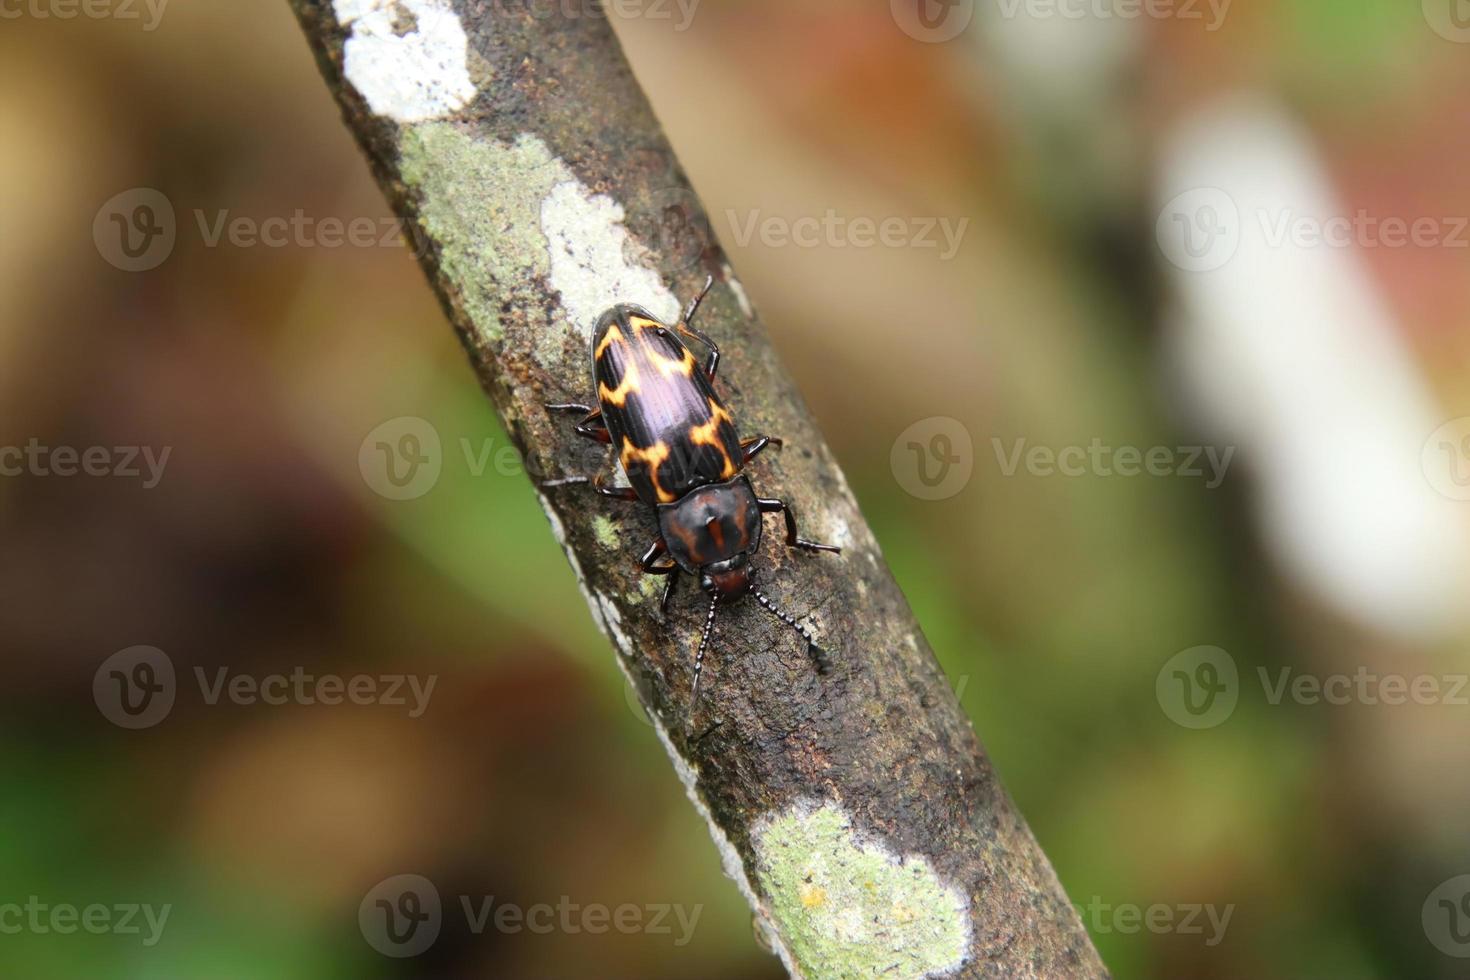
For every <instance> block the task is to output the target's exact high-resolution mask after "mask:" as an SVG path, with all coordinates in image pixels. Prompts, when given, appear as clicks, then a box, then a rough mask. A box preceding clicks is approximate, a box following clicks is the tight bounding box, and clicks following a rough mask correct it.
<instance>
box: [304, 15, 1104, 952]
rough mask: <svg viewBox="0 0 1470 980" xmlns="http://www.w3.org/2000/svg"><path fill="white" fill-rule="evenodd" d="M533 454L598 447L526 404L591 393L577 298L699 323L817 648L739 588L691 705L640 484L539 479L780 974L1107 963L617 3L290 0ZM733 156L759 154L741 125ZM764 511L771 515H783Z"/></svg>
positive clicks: (621, 659) (564, 456)
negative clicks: (885, 540)
mask: <svg viewBox="0 0 1470 980" xmlns="http://www.w3.org/2000/svg"><path fill="white" fill-rule="evenodd" d="M291 2H292V6H293V8H294V9H295V11H296V14H297V16H298V18H299V19H300V22H301V24H302V26H303V28H304V30H305V33H306V36H307V38H308V39H309V41H310V43H311V46H312V48H313V49H314V51H315V53H316V56H317V59H318V61H319V63H320V66H321V69H322V71H323V73H324V75H325V77H326V80H327V82H328V85H329V86H330V88H331V90H332V92H333V94H334V95H335V96H336V98H337V100H338V101H339V103H340V105H341V108H342V111H343V113H344V116H345V118H346V121H347V124H348V126H349V127H350V129H351V130H352V132H353V133H354V134H356V136H357V138H358V140H359V141H360V143H361V145H362V147H363V149H364V150H365V151H366V154H367V157H368V159H369V160H370V162H371V164H372V167H373V169H374V171H375V172H376V174H377V177H378V179H379V181H380V182H381V184H382V186H383V188H384V190H385V191H386V193H387V194H388V196H389V198H390V199H391V200H392V202H393V204H394V206H395V207H396V208H397V209H398V211H399V212H400V213H401V214H402V215H403V216H404V217H405V218H406V219H407V224H408V227H409V228H410V233H411V234H412V235H413V237H414V238H415V240H416V241H415V244H416V245H417V246H418V250H419V254H420V255H421V257H422V261H423V265H424V268H425V270H426V271H427V273H428V275H429V278H430V280H431V282H432V283H433V285H434V287H435V289H436V290H437V292H438V294H439V296H440V299H441V300H442V302H443V305H444V307H445V309H446V311H447V313H448V315H449V318H450V319H451V321H452V322H453V323H454V326H455V327H456V329H457V330H458V332H459V335H460V337H461V338H462V339H463V341H464V344H465V347H466V348H467V349H468V351H469V354H470V358H471V360H472V361H473V364H474V368H475V370H476V371H477V373H478V375H479V377H480V379H481V381H482V383H483V385H484V387H485V389H486V391H487V392H488V393H489V395H490V397H491V398H492V400H493V401H494V403H495V405H496V407H497V409H498V410H499V412H500V414H501V417H502V418H503V420H504V422H505V426H506V429H507V431H508V432H510V433H511V435H512V438H513V439H514V440H515V442H516V444H517V446H518V447H519V448H520V449H521V451H522V452H523V453H524V455H525V459H526V463H527V468H528V470H529V472H530V473H531V474H533V476H536V477H539V478H541V479H554V478H558V477H563V476H566V475H571V474H583V473H591V472H594V471H597V470H599V469H601V468H603V467H605V466H606V465H607V463H608V460H607V457H606V456H605V454H603V453H601V452H599V451H598V447H595V446H591V445H590V444H587V443H584V442H583V441H582V440H579V439H577V438H576V437H575V436H574V435H573V433H572V424H571V423H572V421H573V420H571V419H569V418H567V417H565V416H562V417H553V415H551V414H548V412H547V411H546V410H545V409H544V407H543V405H544V404H545V403H547V402H557V401H585V400H588V399H589V398H590V397H591V391H590V382H589V355H588V347H589V338H590V335H591V330H592V325H593V322H594V321H595V320H596V318H597V316H598V314H599V313H601V312H602V311H603V310H604V309H605V308H607V307H609V306H611V305H613V304H614V303H617V302H636V303H641V304H642V305H644V306H647V307H648V308H649V309H650V310H651V311H652V312H653V313H655V314H656V315H659V316H661V317H662V318H664V319H666V320H669V321H673V320H674V319H676V318H677V310H678V307H679V305H680V300H681V299H682V298H687V297H688V296H690V295H691V294H692V293H693V292H694V291H695V290H696V289H697V288H698V286H699V285H700V283H701V282H702V281H703V279H704V277H705V276H706V274H713V275H714V276H715V277H716V279H717V286H716V288H715V290H714V292H713V293H712V294H711V295H710V297H709V299H708V300H707V301H706V304H705V306H704V308H703V311H702V313H701V316H702V326H703V327H704V329H705V330H706V331H707V332H708V333H709V334H710V335H712V336H713V337H714V338H715V339H716V340H717V341H718V342H719V343H720V344H721V345H722V347H723V350H724V360H723V362H722V368H721V380H720V382H719V385H720V386H721V388H722V390H723V392H724V393H725V395H726V396H727V399H728V401H729V403H730V406H731V408H732V410H733V411H734V413H735V417H736V419H737V422H738V423H739V425H740V427H741V430H742V434H744V435H747V436H748V435H754V434H759V433H767V434H771V435H779V436H782V437H784V438H785V439H786V447H785V449H784V451H769V452H767V453H765V454H764V455H763V456H762V457H761V458H760V459H758V460H757V461H755V462H753V463H752V464H751V467H752V473H753V475H754V479H755V481H756V483H757V486H758V488H759V489H760V490H761V492H762V493H764V494H765V495H768V496H781V497H784V498H786V499H787V500H788V501H789V502H790V503H791V504H792V506H793V507H794V509H795V512H796V514H797V516H798V518H799V519H800V521H801V523H802V527H803V533H804V534H806V535H807V536H809V537H813V538H816V539H818V540H825V541H831V542H833V543H836V544H840V545H841V546H843V549H844V550H843V553H842V554H841V556H837V557H834V556H831V555H813V554H806V553H793V552H788V551H787V549H785V548H784V547H783V545H782V535H781V534H779V533H768V534H767V535H766V540H765V543H764V545H763V548H762V551H763V555H762V557H761V559H760V562H761V573H762V582H763V586H764V588H765V589H766V590H767V591H768V592H769V593H770V594H771V595H772V597H773V598H774V599H775V600H776V601H777V602H778V603H779V604H780V605H781V606H782V607H784V608H786V609H788V610H790V611H791V612H792V613H794V614H795V615H796V616H797V617H798V618H799V619H800V620H801V621H802V622H803V623H805V624H806V625H807V626H808V627H809V628H810V629H811V630H812V631H813V632H814V633H815V634H816V636H817V638H818V641H819V642H820V643H821V645H822V646H823V647H824V648H825V649H826V650H827V651H828V652H829V655H830V657H831V660H832V668H831V670H830V671H829V672H828V673H826V674H818V673H817V672H815V671H814V670H813V668H812V664H811V662H810V661H809V660H808V659H807V658H806V656H805V655H804V651H803V648H802V644H801V642H800V641H799V640H798V639H797V638H796V637H795V636H794V635H793V634H792V633H791V632H789V631H788V630H787V629H785V628H784V627H782V626H781V624H780V623H778V622H777V621H776V620H775V619H774V618H773V617H770V616H768V615H766V614H765V613H764V612H763V611H762V610H760V609H759V608H757V607H756V605H755V603H754V602H752V601H746V602H743V603H741V604H739V605H737V606H735V607H732V608H730V609H727V610H725V611H724V612H723V613H722V614H721V616H720V618H719V620H718V625H717V629H716V633H715V635H714V641H713V643H712V647H711V653H710V655H709V658H708V660H707V662H706V676H705V678H704V684H703V691H702V694H701V702H700V704H699V706H698V710H697V711H696V712H695V714H694V715H693V719H692V721H686V712H687V709H688V706H689V705H688V699H689V692H690V682H691V675H692V660H693V654H694V649H695V646H696V644H697V642H698V639H699V635H700V630H701V627H702V625H703V619H704V613H705V608H706V607H705V603H704V601H703V600H702V598H701V597H700V596H698V594H697V589H695V587H694V586H693V585H692V584H691V583H689V582H688V581H687V580H686V581H685V582H684V583H682V589H681V591H679V592H678V593H676V596H675V600H674V603H673V605H672V607H671V609H670V612H669V614H668V616H667V617H664V616H663V615H661V614H660V612H659V606H658V601H657V598H658V593H659V591H660V588H661V585H662V580H659V579H651V577H650V576H645V575H642V574H641V573H640V572H639V571H638V569H637V567H636V561H635V559H636V556H637V553H638V552H639V551H641V550H642V547H643V546H644V545H646V544H647V543H648V542H650V541H651V540H652V539H653V537H654V534H655V524H654V521H653V519H652V516H651V514H650V513H648V508H646V507H643V506H641V505H634V504H622V503H617V502H610V501H602V500H600V499H599V498H595V497H593V496H592V495H591V494H590V492H589V491H588V490H587V489H586V488H581V487H566V488H560V489H555V490H543V491H542V502H543V504H544V506H545V509H546V513H547V516H548V518H549V519H550V521H551V525H552V528H553V530H554V531H555V532H556V534H557V536H558V538H559V539H560V541H561V543H562V546H563V547H564V548H565V550H566V553H567V558H568V560H569V561H570V562H571V563H572V566H573V568H574V569H575V571H576V573H577V576H578V578H579V580H580V581H581V583H582V585H583V589H584V592H585V593H586V596H587V601H588V605H589V606H590V608H591V610H592V614H593V616H594V617H596V619H597V620H598V621H599V622H600V624H601V625H602V627H603V629H604V631H605V632H606V633H607V634H608V636H609V638H610V639H611V640H612V641H613V643H614V645H615V646H616V648H617V650H616V653H617V661H618V663H619V666H620V667H622V669H623V670H624V671H625V672H626V673H627V675H628V676H629V678H630V680H631V681H632V682H633V685H634V687H635V688H636V689H637V691H638V696H639V698H640V699H641V700H642V703H643V705H644V707H645V708H646V710H647V711H648V714H649V716H650V718H652V719H653V721H654V726H655V728H656V730H657V731H658V733H659V736H660V738H661V740H662V741H663V743H664V746H665V748H666V749H667V750H668V752H669V755H670V757H671V759H672V760H673V763H674V768H675V769H676V770H677V772H678V774H679V776H680V777H681V778H682V779H683V781H684V783H685V785H686V786H687V788H688V791H689V796H690V799H691V800H692V801H693V803H694V805H695V807H696V808H697V809H698V810H699V811H700V812H701V813H702V814H703V815H704V816H705V817H706V818H707V820H708V821H709V825H710V830H711V833H712V834H713V836H714V839H715V842H716V844H717V845H718V847H719V849H720V851H721V854H722V857H723V860H724V864H725V869H726V872H727V873H728V874H729V875H730V877H731V878H733V879H734V880H735V882H736V883H737V884H738V885H739V886H740V888H741V890H742V891H743V892H744V894H745V896H746V898H747V899H748V900H749V902H750V904H751V906H752V907H753V908H754V910H755V913H756V920H757V923H758V924H759V927H760V929H761V930H762V932H763V934H764V936H765V938H766V939H767V940H768V941H769V943H770V945H771V946H772V948H773V949H775V951H776V952H777V953H778V954H779V955H780V956H781V958H782V960H783V961H784V963H785V965H786V967H787V969H788V970H789V971H790V972H791V973H792V975H794V976H805V977H848V976H854V977H855V976H878V975H882V976H891V977H919V976H926V975H940V974H951V975H962V976H976V977H979V976H986V977H1000V976H1004V977H1099V976H1106V971H1105V970H1104V968H1103V966H1102V964H1101V962H1100V961H1099V959H1098V957H1097V954H1096V953H1095V952H1094V950H1093V948H1092V946H1091V944H1090V943H1089V941H1088V938H1087V935H1086V933H1085V932H1084V931H1083V929H1082V926H1081V923H1080V922H1079V920H1078V918H1077V916H1076V914H1075V913H1074V911H1073V910H1072V908H1071V907H1070V906H1069V905H1068V903H1067V899H1066V897H1065V895H1064V894H1063V892H1062V890H1061V887H1060V886H1059V885H1058V883H1057V880H1056V877H1055V875H1054V873H1053V871H1052V869H1051V867H1050V865H1049V864H1048V863H1047V860H1046V857H1045V855H1043V854H1042V852H1041V849H1040V848H1039V847H1038V846H1037V844H1036V841H1035V840H1034V839H1033V838H1032V836H1031V833H1030V831H1029V830H1028V828H1027V827H1026V825H1025V823H1024V821H1023V820H1022V819H1021V817H1020V815H1019V814H1018V813H1017V811H1016V809H1015V807H1014V805H1013V804H1012V803H1011V801H1010V800H1009V798H1008V797H1007V796H1006V794H1005V792H1004V790H1003V789H1002V788H1001V786H1000V784H999V782H998V781H997V779H996V776H995V773H994V771H993V770H992V767H991V764H990V762H989V760H988V759H987V758H986V756H985V754H984V752H983V751H982V750H981V748H980V745H979V743H978V741H977V739H976V737H975V734H974V732H973V731H972V729H971V725H970V723H969V721H968V720H967V719H966V717H965V715H964V713H963V711H962V710H961V708H960V706H959V704H958V702H957V701H956V699H955V697H954V694H953V693H952V691H951V689H950V687H949V685H948V684H947V683H946V681H945V678H944V676H943V675H942V673H941V671H940V669H939V666H938V664H937V663H936V661H935V659H934V656H933V653H932V652H931V650H930V649H929V646H928V644H927V643H926V642H925V640H924V638H923V634H922V633H921V632H920V630H919V627H918V625H917V624H916V623H915V622H914V617H913V614H912V613H911V612H910V610H909V608H908V605H907V604H906V603H905V601H904V598H903V595H902V594H901V593H900V591H899V589H898V587H897V585H896V584H895V583H894V581H893V578H892V576H891V575H890V573H889V572H888V569H887V567H886V566H885V565H884V562H883V559H882V556H881V554H880V552H879V550H878V545H877V543H876V542H875V541H874V539H873V536H872V534H871V532H870V531H869V530H868V528H867V526H866V524H865V523H864V522H863V519H862V515H861V514H860V513H859V511H858V507H857V504H856V502H855V501H854V500H853V497H852V494H851V493H850V492H849V490H848V487H847V484H846V482H845V480H844V479H843V476H842V472H841V471H840V470H839V469H838V467H837V464H836V462H835V461H834V460H833V458H832V455H831V453H830V451H829V450H828V449H827V447H826V445H825V444H824V443H823V441H822V437H821V435H820V434H819V433H818V432H817V430H816V427H815V425H814V423H813V422H812V420H811V418H810V416H809V414H808V412H807V410H806V408H805V406H804V405H803V404H802V401H801V398H800V396H799V395H798V394H797V392H796V390H795V388H794V387H793V385H792V382H791V379H790V378H789V377H788V376H787V374H786V372H785V370H784V369H783V368H782V366H781V364H780V362H779V361H778V360H777V357H776V355H775V354H774V353H773V351H772V349H771V346H770V344H769V343H768V341H767V337H766V333H765V330H764V328H763V327H762V325H761V323H760V321H759V320H758V318H757V317H756V315H755V314H754V312H753V311H752V310H751V307H750V304H749V302H748V300H747V299H746V297H745V295H744V291H743V290H742V289H741V287H740V284H739V282H738V280H736V279H735V277H734V275H733V273H732V270H731V268H730V266H729V264H728V263H727V262H726V260H725V258H724V254H723V252H722V251H721V249H720V246H719V244H718V243H717V242H716V241H715V240H714V237H713V236H712V235H711V233H710V231H709V225H708V222H707V221H706V219H705V216H704V212H703V210H702V209H701V207H700V205H699V202H698V201H697V199H696V198H695V196H694V194H693V193H692V191H691V190H690V187H689V184H688V182H687V180H686V179H685V176H684V174H683V172H682V171H681V169H680V167H679V164H678V162H677V160H676V159H675V157H674V153H673V151H672V150H671V149H670V147H669V146H668V144H667V142H666V141H665V139H664V136H663V134H662V131H661V130H660V128H659V125H658V123H657V121H656V120H655V118H654V116H653V114H652V112H651V110H650V108H649V106H648V103H647V101H646V100H645V98H644V96H643V93H642V91H641V90H640V89H639V87H638V83H637V82H636V81H635V80H634V78H633V75H632V73H631V71H630V70H629V67H628V65H627V63H626V61H625V60H624V58H623V54H622V50H621V48H620V47H619V44H618V42H617V39H616V37H615V36H614V34H613V32H612V30H611V28H610V26H609V24H608V23H607V21H606V20H605V19H604V17H603V16H602V15H601V13H600V12H599V11H598V10H597V5H595V4H578V5H572V6H570V7H569V6H567V5H565V4H562V3H557V2H552V0H545V2H543V0H520V2H514V3H505V2H495V3H492V2H486V0H291ZM731 152H750V148H748V147H740V148H735V147H732V148H731ZM770 530H771V531H775V530H776V528H775V527H774V526H773V527H772V528H770Z"/></svg>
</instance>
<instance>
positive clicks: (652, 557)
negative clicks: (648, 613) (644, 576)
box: [638, 538, 679, 612]
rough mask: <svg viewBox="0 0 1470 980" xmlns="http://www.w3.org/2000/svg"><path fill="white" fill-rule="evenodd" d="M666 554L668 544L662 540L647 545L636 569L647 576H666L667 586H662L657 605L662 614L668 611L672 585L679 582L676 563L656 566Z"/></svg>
mask: <svg viewBox="0 0 1470 980" xmlns="http://www.w3.org/2000/svg"><path fill="white" fill-rule="evenodd" d="M668 553H669V546H668V544H666V543H665V542H664V539H663V538H659V539H658V540H657V541H655V542H654V543H653V544H651V545H649V546H648V550H647V551H645V552H644V553H643V557H642V558H640V559H638V567H639V568H640V569H642V570H643V571H644V572H646V573H648V574H649V575H667V576H668V577H669V584H668V585H665V586H664V597H663V600H662V601H661V602H660V603H659V609H660V610H661V611H663V612H668V611H669V599H670V597H671V596H673V594H674V584H675V583H676V582H678V581H679V566H678V564H677V563H675V562H674V561H672V560H670V562H669V563H668V564H667V565H660V564H658V560H659V559H660V558H663V557H665V556H666V555H667V554H668Z"/></svg>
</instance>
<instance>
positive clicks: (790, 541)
mask: <svg viewBox="0 0 1470 980" xmlns="http://www.w3.org/2000/svg"><path fill="white" fill-rule="evenodd" d="M755 502H756V506H758V507H759V508H760V510H761V513H762V514H774V513H777V512H778V511H779V512H780V513H781V514H784V515H785V517H786V546H787V547H788V548H802V549H805V550H806V551H831V552H834V553H836V552H840V551H842V549H841V548H838V547H836V546H835V545H830V544H818V543H817V542H815V541H808V540H807V539H806V538H799V537H797V536H796V515H795V514H793V513H791V508H790V507H788V506H786V501H784V500H777V499H776V498H774V497H757V498H756V501H755Z"/></svg>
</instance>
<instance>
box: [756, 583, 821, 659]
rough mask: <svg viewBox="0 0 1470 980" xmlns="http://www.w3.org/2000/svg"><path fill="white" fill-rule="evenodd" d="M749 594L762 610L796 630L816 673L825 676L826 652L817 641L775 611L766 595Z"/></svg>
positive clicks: (778, 611)
mask: <svg viewBox="0 0 1470 980" xmlns="http://www.w3.org/2000/svg"><path fill="white" fill-rule="evenodd" d="M750 594H751V595H753V596H755V601H756V602H758V603H760V604H761V608H762V609H764V610H765V611H766V612H768V613H770V614H771V615H773V616H775V617H776V618H777V619H779V620H780V621H781V622H783V623H785V624H786V625H787V626H790V627H791V628H792V629H794V630H796V632H798V633H800V634H801V638H802V639H803V640H806V652H807V653H808V654H809V655H810V656H811V658H812V659H813V660H814V661H816V664H817V671H818V673H822V674H825V673H826V672H827V668H828V667H829V666H830V664H829V663H828V662H827V651H825V650H823V649H822V648H821V647H819V646H817V641H816V640H815V639H813V638H812V635H811V633H809V632H807V629H806V627H805V626H802V625H801V624H800V623H798V622H797V621H796V620H795V619H793V618H791V617H790V616H788V615H786V614H785V613H784V612H782V611H781V610H779V609H777V608H776V604H775V603H774V602H772V601H771V600H770V599H768V598H766V594H765V593H764V592H762V591H760V590H759V589H751V590H750Z"/></svg>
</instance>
